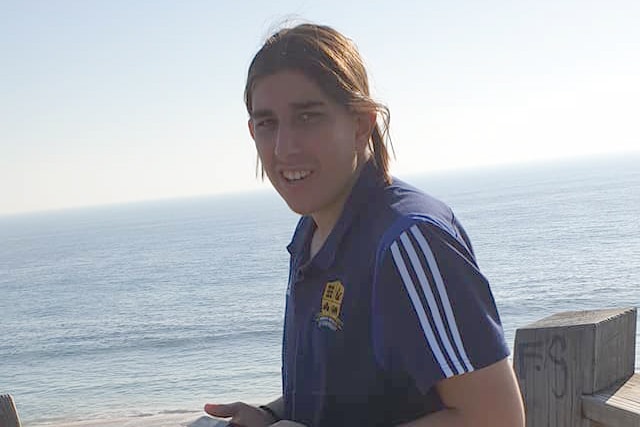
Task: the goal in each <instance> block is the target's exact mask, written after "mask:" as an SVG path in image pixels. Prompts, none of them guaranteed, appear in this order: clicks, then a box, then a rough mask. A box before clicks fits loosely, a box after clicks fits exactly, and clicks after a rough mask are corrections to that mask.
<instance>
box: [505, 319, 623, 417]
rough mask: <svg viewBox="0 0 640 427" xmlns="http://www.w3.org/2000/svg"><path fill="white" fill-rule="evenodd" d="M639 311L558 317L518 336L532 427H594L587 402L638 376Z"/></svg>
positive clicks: (517, 358) (517, 364)
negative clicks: (584, 402)
mask: <svg viewBox="0 0 640 427" xmlns="http://www.w3.org/2000/svg"><path fill="white" fill-rule="evenodd" d="M635 341H636V309H635V308H622V309H610V310H593V311H573V312H565V313H559V314H555V315H553V316H550V317H547V318H545V319H542V320H539V321H537V322H535V323H532V324H530V325H528V326H526V327H524V328H521V329H518V330H517V331H516V339H515V345H514V358H513V362H514V368H515V371H516V375H517V376H518V381H519V382H520V388H521V390H522V394H523V398H524V402H525V409H526V416H527V427H593V424H591V423H590V421H589V420H587V419H584V418H583V417H582V407H581V397H582V395H583V394H592V393H594V392H596V391H598V390H601V389H604V388H606V387H609V386H611V385H612V384H614V383H616V382H619V381H621V380H624V379H626V378H628V377H630V376H631V375H633V372H634V363H635Z"/></svg>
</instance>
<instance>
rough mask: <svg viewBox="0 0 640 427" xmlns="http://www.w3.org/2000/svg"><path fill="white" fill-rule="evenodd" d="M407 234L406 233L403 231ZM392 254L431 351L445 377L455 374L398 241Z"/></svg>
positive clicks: (394, 243)
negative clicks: (435, 332)
mask: <svg viewBox="0 0 640 427" xmlns="http://www.w3.org/2000/svg"><path fill="white" fill-rule="evenodd" d="M403 234H405V233H403ZM391 254H392V255H393V260H394V262H395V264H396V268H397V269H398V272H399V273H400V277H401V278H402V282H403V283H404V287H405V288H406V290H407V293H408V294H409V297H410V298H411V302H412V303H413V308H414V309H415V311H416V314H417V315H418V319H419V320H420V325H421V326H422V332H423V333H424V336H425V337H426V339H427V342H428V343H429V347H430V348H431V351H433V354H434V356H435V358H436V360H437V361H438V364H439V365H440V369H442V372H443V373H444V375H445V377H446V378H448V377H450V376H452V375H453V371H452V370H451V367H450V366H449V363H448V362H447V360H446V358H445V357H444V354H442V350H441V349H440V345H439V344H438V340H437V339H436V337H435V335H434V333H433V330H432V329H431V325H430V324H429V320H428V319H427V314H426V313H425V310H424V307H423V306H422V302H421V301H420V297H419V296H418V292H417V291H416V287H415V285H414V284H413V280H411V276H410V275H409V272H408V271H407V267H406V265H405V263H404V260H403V259H402V255H401V254H400V250H399V249H398V243H397V242H393V243H392V244H391Z"/></svg>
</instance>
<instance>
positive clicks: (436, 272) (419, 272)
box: [391, 225, 473, 377]
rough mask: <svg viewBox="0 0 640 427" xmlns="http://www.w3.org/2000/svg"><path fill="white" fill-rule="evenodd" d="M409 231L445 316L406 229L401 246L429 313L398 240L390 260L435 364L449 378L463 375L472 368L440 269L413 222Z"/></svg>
mask: <svg viewBox="0 0 640 427" xmlns="http://www.w3.org/2000/svg"><path fill="white" fill-rule="evenodd" d="M410 230H411V234H413V236H414V237H415V239H416V241H417V242H418V245H419V246H420V249H421V251H422V253H423V254H424V257H425V259H426V260H427V264H428V267H429V270H430V271H431V274H432V276H433V279H434V282H435V285H436V289H437V291H438V296H439V297H440V298H439V299H440V301H441V303H442V308H443V309H444V317H445V319H443V317H442V313H441V312H440V309H439V308H438V304H437V302H436V297H435V296H434V294H433V291H432V290H431V286H430V284H429V281H428V279H427V275H426V272H425V269H424V267H423V265H422V263H421V262H420V259H419V258H418V254H417V253H416V251H415V249H414V247H413V244H412V243H411V241H410V239H409V236H408V235H407V233H406V232H404V233H402V234H401V235H400V242H401V243H402V246H403V247H404V249H405V251H406V252H407V255H408V257H409V261H410V263H411V267H412V268H413V271H414V272H415V275H416V277H417V279H418V282H419V284H420V287H421V288H422V292H423V293H424V295H425V298H426V300H427V305H428V307H429V313H427V311H426V310H425V307H424V305H423V303H422V301H421V300H420V296H419V295H418V290H417V285H416V284H415V283H414V282H413V279H412V278H411V275H410V274H409V271H408V269H407V266H406V264H405V262H404V259H403V257H402V254H401V253H400V248H399V246H398V242H397V241H395V242H393V243H392V244H391V254H392V255H393V260H394V262H395V264H396V267H397V268H398V272H399V273H400V277H401V278H402V281H403V283H404V286H405V288H406V290H407V293H408V294H409V298H410V299H411V302H412V304H413V307H414V309H415V310H416V313H417V315H418V319H419V320H420V325H421V326H422V331H423V333H424V335H425V338H426V339H427V342H428V343H429V347H430V348H431V350H432V351H433V354H434V356H435V358H436V360H437V361H438V364H439V365H440V368H441V369H442V372H443V373H444V375H445V377H450V376H452V375H454V374H455V373H457V374H462V373H464V372H471V371H473V366H472V365H471V364H470V363H469V358H468V357H467V353H466V351H465V349H464V345H463V344H462V338H461V337H460V332H459V331H458V326H457V324H456V321H455V317H454V315H453V310H452V309H451V303H450V301H449V297H448V295H447V291H446V289H445V286H444V282H443V280H442V276H441V274H440V269H439V268H438V264H437V263H436V260H435V258H434V256H433V252H432V251H431V248H430V247H429V244H428V243H427V241H426V239H425V238H424V236H423V235H422V233H421V232H420V230H419V229H418V227H417V226H415V225H414V226H412V227H411V229H410ZM429 315H430V316H431V318H432V319H433V323H434V324H435V327H436V330H437V334H438V337H439V338H440V341H441V342H442V345H443V346H444V351H445V352H446V353H447V356H448V357H449V360H450V361H451V362H452V363H453V365H454V366H453V368H455V373H454V372H453V368H452V367H451V366H450V364H449V362H448V361H447V358H446V357H445V355H444V353H443V349H442V348H441V346H440V343H439V342H438V340H437V338H436V335H435V333H434V331H433V328H432V327H431V324H430V323H429ZM445 323H446V326H448V328H449V330H450V331H451V336H452V338H453V344H455V347H456V349H457V351H458V353H457V354H459V355H460V356H458V355H456V352H455V350H454V349H453V344H452V343H451V340H450V339H449V334H447V329H446V327H445ZM463 364H464V367H463V366H462V365H463Z"/></svg>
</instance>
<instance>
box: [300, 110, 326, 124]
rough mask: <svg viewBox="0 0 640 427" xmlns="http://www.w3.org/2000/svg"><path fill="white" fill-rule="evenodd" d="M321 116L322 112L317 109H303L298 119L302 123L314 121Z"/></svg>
mask: <svg viewBox="0 0 640 427" xmlns="http://www.w3.org/2000/svg"><path fill="white" fill-rule="evenodd" d="M320 117H322V113H320V112H318V111H303V112H301V113H300V114H299V115H298V120H300V121H301V122H302V123H314V122H316V121H318V120H319V119H320Z"/></svg>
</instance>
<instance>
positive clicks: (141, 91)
mask: <svg viewBox="0 0 640 427" xmlns="http://www.w3.org/2000/svg"><path fill="white" fill-rule="evenodd" d="M291 17H294V18H301V19H305V20H310V21H314V22H319V23H324V24H329V25H332V26H334V27H336V28H337V29H339V30H341V31H342V32H344V33H345V34H347V35H348V36H349V37H351V38H352V39H354V40H355V42H356V43H357V44H358V46H359V48H360V51H361V53H362V55H363V56H364V58H365V60H366V62H367V64H368V67H369V71H370V74H371V77H372V83H373V88H374V92H375V95H376V97H377V98H378V99H379V100H380V101H383V102H385V103H386V104H387V105H388V106H389V107H390V108H391V115H392V136H393V141H394V145H395V148H396V153H397V160H396V161H395V162H394V166H393V171H394V172H395V173H397V174H405V173H414V172H427V171H430V170H440V169H451V168H461V167H474V166H481V165H491V164H499V163H510V162H520V161H528V160H539V159H547V158H557V157H568V156H579V155H588V154H594V153H606V152H623V151H637V150H639V149H640V119H639V117H640V77H638V76H640V25H639V24H638V23H639V22H640V2H639V1H637V0H628V1H622V0H609V1H601V0H600V1H589V0H572V1H569V0H555V1H552V0H540V1H535V2H532V1H514V0H502V1H494V0H488V1H481V2H480V1H475V0H474V1H457V0H448V1H437V2H436V1H389V0H385V1H371V0H370V1H359V0H356V1H345V0H339V1H336V0H327V1H322V2H318V1H315V0H313V1H312V0H309V1H293V0H279V1H269V2H265V1H217V0H209V1H178V0H175V1H162V0H154V1H150V0H149V1H143V0H136V1H130V0H127V1H124V0H103V1H98V0H75V1H65V0H41V1H32V0H4V1H3V2H2V3H0V53H1V58H2V59H1V64H0V214H8V213H16V212H23V211H32V210H43V209H58V208H65V207H74V206H84V205H94V204H107V203H118V202H126V201H133V200H145V199H156V198H168V197H182V196H192V195H204V194H213V193H220V192H231V191H239V190H244V189H250V188H256V187H258V186H261V184H259V182H258V181H257V180H256V178H255V153H254V149H253V146H252V141H251V139H250V138H249V135H248V133H247V130H246V112H245V110H244V105H243V102H242V91H243V86H244V78H245V74H246V69H247V66H248V64H249V62H250V60H251V58H252V56H253V54H254V53H255V52H256V50H257V49H258V48H259V47H260V45H261V44H262V42H263V41H264V39H265V37H266V36H267V35H268V34H269V33H270V32H271V30H273V29H274V28H276V27H277V26H278V25H279V24H281V23H282V22H283V21H285V19H286V18H291ZM262 185H264V184H262Z"/></svg>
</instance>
